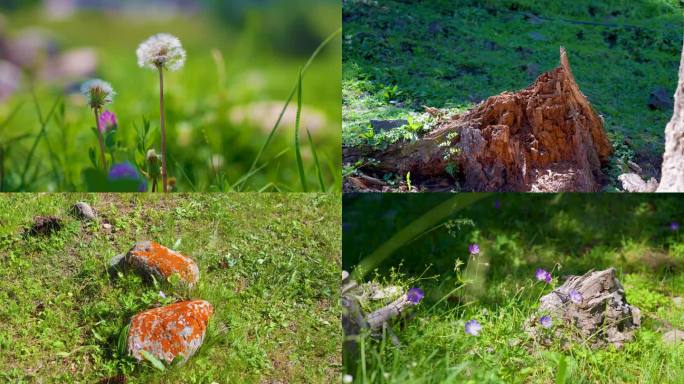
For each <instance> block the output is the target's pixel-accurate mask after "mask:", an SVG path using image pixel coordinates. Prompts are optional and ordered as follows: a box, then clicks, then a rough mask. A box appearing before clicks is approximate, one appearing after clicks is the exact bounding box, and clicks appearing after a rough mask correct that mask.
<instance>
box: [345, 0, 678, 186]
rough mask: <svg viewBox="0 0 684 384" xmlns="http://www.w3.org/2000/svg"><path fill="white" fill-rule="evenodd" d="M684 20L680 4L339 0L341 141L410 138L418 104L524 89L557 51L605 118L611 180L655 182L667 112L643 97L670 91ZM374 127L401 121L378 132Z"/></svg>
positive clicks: (646, 0)
mask: <svg viewBox="0 0 684 384" xmlns="http://www.w3.org/2000/svg"><path fill="white" fill-rule="evenodd" d="M683 14H684V4H682V2H681V1H679V0H638V1H623V0H611V1H600V2H598V1H591V0H578V1H572V2H570V3H568V2H565V1H555V0H545V1H533V0H487V1H470V0H462V1H458V2H454V1H446V0H434V1H420V2H411V1H399V0H390V1H381V2H378V1H361V0H349V1H345V2H344V5H343V11H342V17H343V24H344V40H343V80H342V95H343V96H342V103H343V137H342V141H343V144H345V145H358V144H360V143H371V144H374V145H384V144H386V143H388V142H395V141H397V140H401V139H408V140H412V139H414V138H416V137H417V136H418V135H420V134H421V133H422V132H423V131H422V130H424V129H429V124H430V122H429V119H428V117H427V114H425V113H423V106H430V107H437V108H445V109H450V110H454V111H463V110H465V109H468V108H470V107H472V106H474V105H475V104H477V103H478V102H479V101H481V100H483V99H486V98H487V97H489V96H493V95H496V94H499V93H501V92H503V91H514V90H518V89H522V88H525V87H527V86H528V85H529V84H530V83H531V82H532V81H534V79H536V77H537V76H539V75H540V74H541V73H542V72H544V71H548V70H550V69H552V68H555V67H556V66H557V65H558V63H559V47H560V46H564V47H565V48H566V50H567V52H568V57H569V60H570V64H571V66H572V69H573V72H574V75H575V79H576V80H577V82H578V84H579V86H580V88H581V90H582V92H583V93H584V94H585V95H586V96H587V97H588V98H589V101H590V103H592V104H593V106H594V107H595V109H596V110H597V111H598V112H599V113H600V114H601V115H602V116H603V117H604V118H605V128H606V131H607V133H608V135H609V137H610V139H611V141H612V143H613V146H614V148H615V154H614V156H613V159H612V160H611V164H610V165H609V166H608V169H607V170H606V171H607V173H608V174H609V175H610V176H611V177H612V178H613V182H615V177H616V176H617V175H618V174H619V173H621V172H622V171H623V168H624V167H625V166H626V163H627V161H628V160H629V161H634V162H636V163H638V164H640V165H641V166H642V168H643V169H644V171H645V172H646V173H647V174H648V175H654V176H657V175H658V172H659V170H660V163H661V158H662V152H663V148H664V129H665V124H666V123H667V121H668V120H669V118H670V117H671V115H672V109H671V108H669V109H667V108H665V109H656V110H651V109H650V108H649V107H648V103H649V95H650V93H651V92H652V91H654V90H655V89H656V88H657V87H662V88H664V89H665V90H666V92H667V94H669V95H672V94H674V90H675V87H676V84H677V69H678V65H679V57H680V53H681V48H682V36H683V32H684V27H683V26H684V16H682V15H683ZM372 119H377V120H383V119H406V120H409V124H407V125H404V126H403V127H400V128H395V129H393V130H390V131H386V132H382V133H377V132H373V129H371V128H370V120H372Z"/></svg>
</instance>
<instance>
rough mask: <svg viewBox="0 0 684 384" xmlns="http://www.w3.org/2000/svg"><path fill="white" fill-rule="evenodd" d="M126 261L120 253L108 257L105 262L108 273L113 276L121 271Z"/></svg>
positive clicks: (124, 256)
mask: <svg viewBox="0 0 684 384" xmlns="http://www.w3.org/2000/svg"><path fill="white" fill-rule="evenodd" d="M125 263H126V255H125V254H120V255H116V256H114V257H112V258H111V259H109V262H108V263H107V264H108V265H109V268H108V270H109V274H110V275H111V276H115V275H116V273H117V272H119V271H123V270H124V267H125Z"/></svg>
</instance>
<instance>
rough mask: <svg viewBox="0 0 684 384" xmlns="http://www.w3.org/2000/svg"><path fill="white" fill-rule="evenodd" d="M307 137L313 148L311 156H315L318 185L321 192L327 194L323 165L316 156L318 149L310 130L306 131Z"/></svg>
mask: <svg viewBox="0 0 684 384" xmlns="http://www.w3.org/2000/svg"><path fill="white" fill-rule="evenodd" d="M306 135H307V136H308V137H309V146H310V147H311V154H313V158H314V162H315V164H316V174H317V175H318V183H319V184H320V186H321V192H325V183H324V182H323V173H322V172H321V164H320V163H319V162H318V155H317V154H316V147H315V146H314V143H313V140H312V139H311V132H309V128H307V129H306Z"/></svg>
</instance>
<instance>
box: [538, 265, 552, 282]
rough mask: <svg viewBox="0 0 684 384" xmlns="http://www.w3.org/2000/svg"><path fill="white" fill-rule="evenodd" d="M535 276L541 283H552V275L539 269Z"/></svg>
mask: <svg viewBox="0 0 684 384" xmlns="http://www.w3.org/2000/svg"><path fill="white" fill-rule="evenodd" d="M535 276H537V280H539V281H545V282H546V283H547V284H548V283H550V282H551V274H550V273H549V272H547V271H545V270H543V269H541V268H539V269H537V272H536V274H535Z"/></svg>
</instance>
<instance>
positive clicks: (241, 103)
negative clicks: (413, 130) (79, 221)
mask: <svg viewBox="0 0 684 384" xmlns="http://www.w3.org/2000/svg"><path fill="white" fill-rule="evenodd" d="M0 15H1V16H0V149H1V150H2V151H1V153H0V155H2V156H0V162H1V163H2V174H1V175H0V176H2V190H3V191H13V190H32V191H72V190H84V189H85V185H84V182H83V180H82V177H81V172H82V171H83V170H84V169H86V168H87V167H91V166H92V165H91V164H90V160H89V157H88V149H89V148H90V147H93V148H95V147H96V145H97V140H96V137H95V136H94V135H93V133H92V132H91V127H93V126H94V123H93V122H92V121H91V120H93V118H92V112H91V111H90V110H89V109H88V108H87V107H86V106H85V100H84V99H83V97H81V96H80V95H79V94H78V87H79V86H80V84H81V83H82V82H83V81H84V80H86V79H88V78H90V77H99V78H102V79H104V80H106V81H109V82H111V83H112V85H113V87H114V89H115V91H116V92H117V96H116V98H115V100H114V103H113V104H111V105H110V106H109V109H111V110H112V111H113V112H115V113H116V114H117V116H118V119H119V131H118V134H117V135H118V139H119V140H120V141H121V143H120V146H121V148H120V151H118V152H117V159H116V160H117V162H120V161H122V160H128V161H130V162H132V163H135V164H138V165H139V164H142V162H143V155H142V154H141V153H137V151H136V142H137V129H140V128H141V127H142V121H143V117H145V118H147V119H149V120H150V121H151V127H152V128H153V129H156V132H155V133H154V136H152V137H153V138H154V139H155V140H156V141H155V143H154V145H153V146H154V147H156V148H157V152H159V138H158V136H159V131H158V126H159V106H158V105H159V100H158V92H159V91H158V79H157V76H156V75H155V73H154V72H153V71H149V70H145V69H141V68H138V66H137V62H136V54H135V50H136V48H137V46H138V44H139V43H141V42H142V41H143V40H144V39H146V38H147V37H149V36H151V35H152V34H155V33H159V32H166V33H171V34H174V35H176V36H178V37H179V38H180V40H181V41H182V43H183V45H184V47H185V49H186V50H187V53H188V60H187V63H186V65H185V67H184V68H183V69H182V70H180V71H178V72H173V73H167V75H166V78H165V82H166V84H165V86H166V90H165V91H166V111H167V127H168V128H167V129H168V135H169V139H168V142H169V153H170V156H171V157H170V174H171V176H173V177H176V179H177V190H180V191H193V190H209V191H211V190H231V189H234V188H236V187H235V183H236V182H237V181H238V180H239V179H240V178H241V177H243V176H245V175H246V174H247V173H248V170H249V169H250V166H251V165H252V162H253V161H254V160H255V158H256V156H257V152H258V151H259V148H261V146H262V145H263V144H264V142H265V141H266V138H267V136H268V133H269V132H270V130H271V128H272V127H273V125H274V123H275V121H276V119H277V117H278V114H279V113H280V110H281V109H282V108H283V106H284V104H285V101H286V99H287V97H288V96H289V94H290V92H291V91H292V89H293V87H294V86H295V84H296V82H297V76H298V70H299V68H300V67H302V66H303V65H304V64H305V62H306V61H307V59H308V58H309V57H310V55H311V54H312V53H313V52H314V50H315V49H316V47H317V46H318V45H319V44H321V42H323V41H324V40H325V39H326V37H328V36H329V35H331V34H332V33H334V32H335V31H336V30H337V29H339V28H340V27H341V7H340V4H339V1H333V0H323V1H321V0H288V1H285V0H271V1H269V0H260V1H230V2H228V1H210V0H206V1H194V0H175V1H102V0H101V1H97V0H44V1H37V0H35V1H14V0H10V1H3V2H2V5H0ZM74 50H76V51H74ZM20 64H21V65H20ZM17 75H18V76H17ZM17 77H19V81H18V82H16V81H13V79H16V78H17ZM30 78H33V79H34V80H33V88H34V90H35V94H36V98H35V99H36V100H35V101H37V104H38V106H39V108H40V112H38V110H37V106H36V104H35V103H34V99H33V98H32V96H31V92H30V86H29V84H30V81H29V79H30ZM14 88H16V90H15V89H14ZM302 92H303V97H302V101H303V111H302V117H301V121H302V123H301V124H302V128H301V133H300V134H301V135H302V153H303V158H304V165H305V172H306V173H307V174H308V175H310V176H309V177H308V183H309V184H310V188H309V189H320V188H319V182H318V177H317V172H316V167H315V163H314V158H313V156H312V152H311V148H310V146H309V142H308V139H307V134H306V129H308V130H309V131H310V132H311V137H312V140H313V143H314V146H315V150H316V152H317V155H318V158H319V160H320V164H321V173H322V179H323V181H324V185H325V189H327V190H333V189H337V190H339V189H340V173H341V172H340V164H339V163H340V161H339V159H340V157H341V150H340V142H341V136H340V128H339V127H340V125H341V111H340V103H341V95H340V94H341V48H340V39H339V36H336V37H335V38H334V39H333V40H332V41H331V42H330V43H329V44H327V45H326V46H325V47H324V48H323V50H322V51H321V52H320V54H319V55H318V57H317V58H316V59H315V60H314V61H313V63H312V65H311V66H310V67H309V68H308V70H307V71H306V73H305V75H304V80H303V90H302ZM296 101H297V100H296V96H295V99H293V102H292V103H290V106H289V108H288V110H287V112H286V114H285V117H284V119H283V123H282V124H281V127H280V128H279V129H278V131H277V132H276V134H275V136H274V139H273V141H272V142H271V143H270V145H269V146H268V147H267V148H266V151H265V152H264V154H263V155H262V156H261V160H260V162H259V165H266V166H265V167H264V168H263V169H262V170H261V171H260V172H258V173H256V174H254V175H253V176H252V177H251V178H250V179H249V180H247V182H246V183H244V184H241V185H240V186H239V189H241V190H265V191H290V190H302V189H303V188H302V186H301V184H300V182H299V176H298V174H297V166H296V160H295V150H294V120H295V113H296V106H297V102H296ZM55 103H56V104H55ZM62 103H63V105H62ZM53 105H55V108H54V113H53V114H52V115H50V117H51V119H50V120H48V122H47V124H46V127H45V132H46V134H45V136H44V137H40V139H39V140H36V139H37V137H38V136H39V135H38V134H39V132H40V130H41V123H40V121H41V115H42V118H43V119H46V117H47V116H48V115H49V113H50V110H51V108H52V107H53ZM15 112H16V113H15ZM33 146H35V147H36V149H35V153H34V154H33V158H32V159H31V161H30V162H29V163H28V164H27V161H28V160H27V159H28V158H29V153H30V151H31V148H32V147H33ZM283 151H285V153H284V154H282V153H283ZM278 155H281V156H278ZM22 176H23V177H22ZM22 179H23V183H22Z"/></svg>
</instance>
